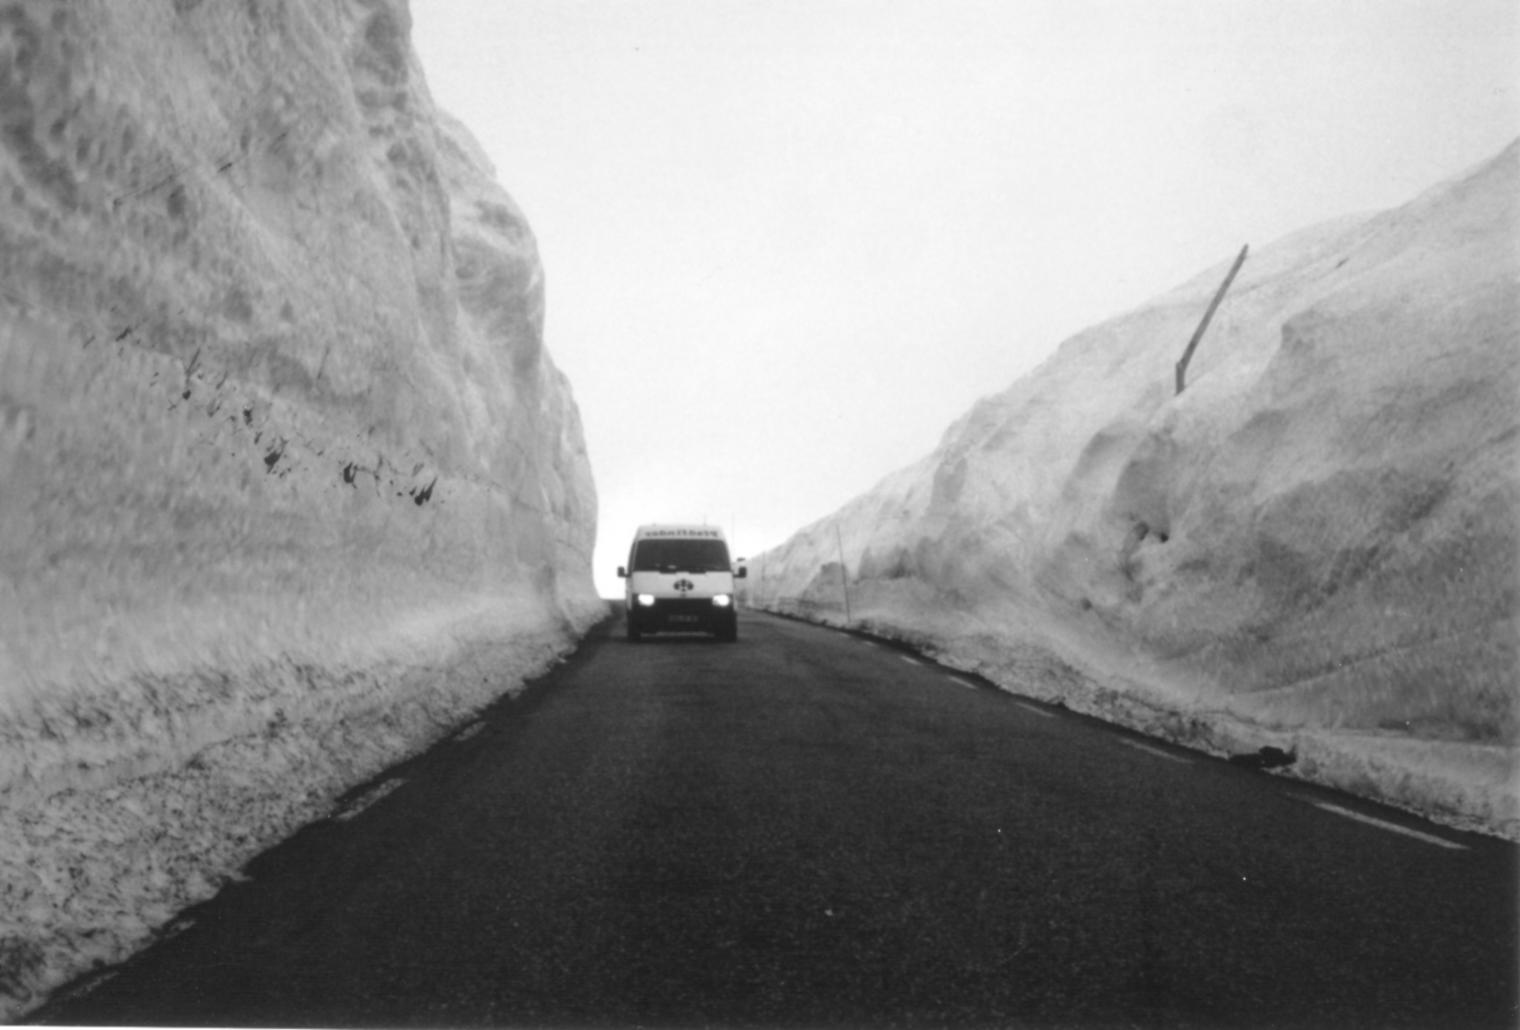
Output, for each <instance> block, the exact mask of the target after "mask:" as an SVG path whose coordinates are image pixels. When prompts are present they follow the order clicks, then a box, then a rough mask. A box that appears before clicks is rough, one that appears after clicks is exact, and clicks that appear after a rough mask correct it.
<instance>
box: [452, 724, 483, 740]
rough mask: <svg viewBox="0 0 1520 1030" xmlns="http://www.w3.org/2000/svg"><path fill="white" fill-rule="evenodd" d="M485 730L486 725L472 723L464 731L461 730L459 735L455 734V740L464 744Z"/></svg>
mask: <svg viewBox="0 0 1520 1030" xmlns="http://www.w3.org/2000/svg"><path fill="white" fill-rule="evenodd" d="M485 728H486V724H485V723H483V722H481V721H479V720H476V721H475V722H472V723H470V724H469V725H468V726H466V727H465V728H464V729H462V730H460V731H459V732H458V733H456V734H454V740H455V742H456V743H460V744H462V743H464V742H465V741H467V740H469V739H470V738H471V737H473V736H475V734H477V733H479V732H480V731H481V730H483V729H485Z"/></svg>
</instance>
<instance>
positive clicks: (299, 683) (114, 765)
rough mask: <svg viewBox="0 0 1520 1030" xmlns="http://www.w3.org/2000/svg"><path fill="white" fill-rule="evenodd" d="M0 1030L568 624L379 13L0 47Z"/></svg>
mask: <svg viewBox="0 0 1520 1030" xmlns="http://www.w3.org/2000/svg"><path fill="white" fill-rule="evenodd" d="M0 123H3V132H0V1018H9V1017H14V1016H15V1015H16V1014H17V1013H19V1012H24V1011H25V1010H26V1009H27V1008H28V1007H30V1006H31V1005H33V1004H36V1003H37V1002H38V1001H40V1000H41V995H42V992H44V991H45V990H46V989H47V988H49V987H51V986H55V985H56V984H58V983H59V982H61V981H62V980H63V979H65V978H66V977H68V976H70V975H73V974H77V973H79V972H82V971H84V970H86V969H88V968H89V967H90V966H91V965H92V964H95V963H98V962H101V961H107V960H113V959H118V958H121V957H123V955H124V954H126V953H127V952H128V951H129V950H130V949H131V948H132V947H134V946H136V945H138V944H140V943H141V942H143V941H144V940H147V939H148V938H149V937H150V936H151V934H152V933H153V932H154V930H155V929H156V928H158V927H160V926H161V924H163V923H164V922H165V921H166V920H168V919H169V918H170V917H171V916H172V915H173V913H174V912H175V911H177V910H178V909H179V908H181V907H182V906H184V905H186V904H188V903H191V902H194V901H197V900H202V899H204V898H206V897H208V896H210V895H211V894H212V893H214V892H215V890H216V889H217V887H218V885H219V884H220V883H221V882H223V881H224V880H225V879H226V878H227V877H228V876H229V875H233V874H234V873H235V871H236V869H237V868H238V867H239V866H240V865H241V864H242V862H243V861H245V860H246V859H247V858H248V857H249V856H251V855H252V854H254V853H256V852H258V851H260V850H262V849H263V848H265V847H267V846H268V845H269V844H270V843H272V842H273V841H275V840H276V839H278V838H280V837H281V836H283V835H284V834H286V833H288V832H289V831H290V830H291V829H293V828H295V827H296V826H298V825H299V824H301V823H302V822H305V821H308V820H310V819H311V818H314V817H317V816H320V815H323V814H326V813H327V812H328V811H330V810H331V806H332V804H333V802H334V799H335V798H336V797H337V796H338V795H340V794H341V793H342V792H343V791H344V790H345V789H347V788H351V787H353V786H354V785H356V784H359V783H362V782H363V781H364V780H366V779H367V778H368V777H370V776H373V775H375V774H376V773H377V772H379V771H380V770H381V769H382V768H384V767H385V766H387V765H389V764H391V763H393V762H395V761H397V760H399V759H400V758H402V757H404V756H405V755H406V754H408V753H410V752H413V751H416V750H418V749H420V748H421V747H422V746H424V745H425V744H427V743H429V742H430V741H432V740H434V739H436V738H437V737H439V736H440V735H441V734H443V733H446V732H448V731H449V730H450V729H451V728H452V727H455V726H457V725H458V724H459V723H460V722H461V721H465V720H468V719H469V718H470V716H471V713H472V712H474V711H476V710H478V709H480V708H481V707H483V706H484V705H486V704H487V703H489V702H490V701H492V700H494V699H496V698H498V697H500V696H502V695H503V694H506V693H510V692H512V691H514V690H517V689H519V688H520V687H521V685H522V683H523V681H524V679H525V678H526V677H529V676H531V675H533V674H535V673H537V672H540V671H542V670H544V669H545V668H546V667H547V666H548V665H550V664H551V663H552V662H553V661H554V660H555V658H556V657H557V656H558V655H560V654H562V653H563V652H565V651H566V650H567V649H569V648H571V647H573V646H574V644H575V642H576V641H577V640H578V638H579V636H580V635H581V634H582V633H583V632H584V630H585V629H586V628H587V627H588V626H589V625H590V624H591V623H592V622H594V621H596V620H597V619H598V618H600V617H601V615H602V614H603V612H604V606H603V603H602V602H601V601H600V600H599V599H598V598H597V596H596V592H595V589H594V587H593V585H592V578H591V573H590V558H591V550H592V542H593V537H594V533H595V518H596V512H595V508H596V500H595V494H594V491H593V487H592V482H591V475H590V471H589V466H588V463H587V459H586V454H585V449H584V445H583V442H582V435H581V429H580V423H579V418H578V415H577V412H576V408H575V404H574V401H573V400H572V398H571V394H570V389H569V386H568V384H567V382H566V381H565V379H564V378H563V376H562V375H561V374H560V373H559V372H558V371H557V370H556V369H555V368H554V365H553V364H552V362H551V361H550V359H549V356H548V355H547V354H546V353H545V352H544V349H543V345H542V328H543V315H544V292H543V278H542V270H541V268H540V265H539V260H538V256H537V251H536V246H535V243H534V240H533V237H532V234H531V233H530V231H529V229H528V227H527V225H526V223H525V221H524V219H523V216H522V213H521V212H520V211H519V210H518V208H517V207H516V206H515V205H514V203H513V202H512V200H511V199H510V198H509V197H508V196H507V195H506V194H505V193H504V192H503V191H502V190H501V189H500V188H499V187H498V186H497V185H495V182H494V172H493V171H492V169H491V168H490V165H489V163H488V162H487V160H486V159H485V158H484V156H483V155H482V154H481V153H480V151H479V149H478V147H477V146H476V144H475V143H474V142H473V141H472V139H471V138H470V136H469V135H468V133H467V132H466V131H465V130H464V129H463V128H461V127H460V126H459V125H458V124H457V123H455V122H453V121H451V120H450V119H449V118H447V117H446V116H444V115H443V114H441V113H440V112H438V111H437V110H435V108H434V107H433V104H432V102H431V100H430V98H429V95H428V92H427V88H426V85H425V83H424V81H423V77H422V74H421V72H420V70H419V67H418V65H417V62H416V59H415V57H414V55H413V53H412V50H411V44H410V14H409V12H408V10H407V7H406V5H405V3H404V0H306V2H302V0H277V2H269V3H256V4H252V3H251V4H232V3H199V2H196V0H174V2H170V0H68V2H56V3H48V2H28V3H21V4H6V5H4V7H3V9H0Z"/></svg>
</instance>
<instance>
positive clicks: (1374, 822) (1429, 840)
mask: <svg viewBox="0 0 1520 1030" xmlns="http://www.w3.org/2000/svg"><path fill="white" fill-rule="evenodd" d="M1310 804H1312V805H1313V806H1314V807H1315V808H1322V809H1324V810H1325V811H1326V812H1334V813H1335V814H1336V815H1340V816H1345V817H1346V818H1347V819H1355V820H1356V821H1357V822H1359V823H1366V824H1367V825H1368V826H1376V827H1378V828H1379V829H1382V830H1389V831H1391V832H1393V833H1402V834H1403V835H1404V836H1406V837H1413V838H1414V839H1415V840H1422V841H1424V842H1425V843H1426V844H1434V845H1436V846H1437V847H1442V848H1451V849H1452V850H1453V851H1466V850H1467V845H1466V844H1458V843H1457V842H1456V841H1451V840H1446V839H1445V838H1443V837H1437V836H1435V835H1433V834H1429V833H1421V832H1420V831H1419V830H1411V829H1409V828H1408V827H1407V826H1400V825H1398V824H1397V823H1389V822H1384V821H1383V820H1381V819H1374V818H1373V817H1372V816H1370V815H1362V813H1360V812H1353V811H1351V809H1349V808H1342V807H1341V806H1340V805H1332V804H1331V803H1330V802H1328V801H1312V802H1310Z"/></svg>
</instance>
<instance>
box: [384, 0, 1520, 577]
mask: <svg viewBox="0 0 1520 1030" xmlns="http://www.w3.org/2000/svg"><path fill="white" fill-rule="evenodd" d="M411 7H412V16H413V40H414V43H415V45H416V47H417V50H418V53H419V54H420V56H421V59H422V63H423V67H424V70H425V72H426V75H427V78H428V83H429V87H430V89H431V91H432V93H433V96H434V99H435V100H436V101H437V102H438V103H439V105H440V106H442V107H443V108H444V109H446V110H448V111H450V112H451V113H453V114H454V115H456V116H457V117H459V118H460V119H461V120H463V121H464V123H465V124H466V125H467V126H469V128H470V129H471V130H472V131H473V133H474V134H475V135H476V137H478V138H479V140H480V142H481V144H482V145H483V146H484V148H485V150H486V152H487V153H488V154H489V155H490V157H491V159H492V161H493V162H494V163H495V165H496V170H497V174H498V177H499V178H500V180H501V183H502V185H503V186H504V187H505V188H506V190H507V191H508V192H509V193H510V194H512V196H513V198H514V199H515V200H516V201H517V202H518V203H519V204H520V205H521V206H522V208H523V209H524V211H525V212H526V213H527V216H528V220H529V222H530V224H531V225H532V227H533V230H534V233H535V235H536V236H537V238H538V242H539V249H540V251H541V253H542V256H543V260H544V265H545V273H546V277H547V282H548V320H547V329H546V343H547V346H548V348H549V350H550V352H551V354H552V355H553V357H554V360H555V361H556V363H558V365H559V366H560V367H561V368H562V369H564V370H565V372H566V373H567V374H568V375H569V376H570V379H571V381H572V383H573V385H574V389H575V395H576V399H577V401H578V403H579V406H580V410H581V415H582V417H583V419H584V421H585V426H586V437H587V444H588V446H589V449H590V452H591V463H592V470H593V473H594V475H595V478H596V484H597V490H598V494H599V497H600V503H601V519H600V523H601V528H600V538H599V543H598V550H597V557H596V563H597V569H596V572H597V584H598V586H599V588H600V589H601V591H602V593H603V594H605V595H609V596H610V595H614V594H618V593H620V592H621V586H620V584H619V582H618V580H617V579H616V577H615V575H614V573H615V570H616V566H617V565H618V564H620V563H622V562H623V561H624V560H625V557H626V550H627V545H628V541H629V539H630V538H631V537H632V534H633V530H634V527H635V526H637V525H638V524H639V523H641V522H649V521H680V520H691V521H704V520H705V521H710V522H714V523H717V524H720V525H722V526H724V527H725V528H726V529H727V530H728V531H729V533H730V537H731V540H732V541H733V543H734V544H735V550H736V553H737V554H751V553H757V552H759V551H761V550H763V549H765V548H767V547H770V546H774V545H776V544H778V543H780V542H782V541H783V540H784V539H785V538H786V537H787V536H789V535H790V534H791V533H792V532H793V531H795V530H797V529H799V528H801V527H802V526H803V525H805V524H806V523H808V522H811V521H813V520H814V519H817V518H820V517H822V516H824V515H826V514H828V513H829V512H831V511H833V510H834V509H835V508H837V507H839V506H840V505H841V504H843V503H845V502H846V501H848V500H850V499H851V498H852V497H854V496H856V495H857V494H859V493H861V492H863V491H865V490H867V489H869V488H870V487H871V486H872V485H874V484H875V483H876V482H877V481H878V480H879V479H880V478H881V477H883V476H884V475H886V474H888V473H890V472H892V471H895V470H896V469H898V468H901V467H902V466H904V465H907V464H909V463H910V462H912V461H915V460H917V459H918V458H920V457H922V456H923V455H924V454H926V453H928V452H929V451H930V450H932V449H933V447H934V446H935V444H936V443H937V442H938V440H939V437H940V434H941V433H942V432H943V431H944V429H945V428H946V427H947V426H948V425H949V424H950V422H952V421H953V420H954V419H955V418H956V417H958V416H959V415H960V414H962V413H963V412H964V411H965V410H966V409H967V408H969V407H970V406H971V405H972V403H974V402H975V401H976V399H977V398H979V397H981V396H984V395H986V394H989V393H993V392H996V391H999V390H1001V389H1003V388H1004V387H1006V386H1008V385H1009V384H1010V383H1012V382H1013V381H1014V380H1015V379H1017V378H1018V377H1019V376H1020V375H1021V374H1023V373H1024V372H1026V371H1028V370H1029V369H1031V368H1033V367H1034V366H1035V365H1036V364H1038V363H1039V362H1040V361H1041V360H1043V359H1044V358H1045V357H1046V356H1048V355H1049V354H1050V352H1051V351H1053V350H1054V349H1055V348H1056V346H1058V345H1059V344H1060V343H1061V341H1062V340H1064V339H1065V338H1066V337H1068V336H1070V335H1071V334H1073V333H1075V332H1077V331H1079V330H1081V329H1082V328H1084V327H1086V326H1089V325H1092V324H1093V323H1095V322H1099V321H1102V320H1104V319H1106V318H1108V317H1110V316H1113V315H1116V314H1119V313H1121V312H1123V311H1126V310H1128V309H1130V308H1132V307H1135V306H1136V305H1139V304H1141V303H1143V302H1144V301H1146V300H1147V299H1149V298H1150V297H1152V296H1154V295H1156V294H1158V293H1161V292H1163V291H1165V290H1167V289H1170V288H1171V287H1173V286H1175V285H1177V284H1178V283H1180V282H1182V281H1184V280H1186V279H1189V278H1191V277H1192V276H1193V275H1195V274H1197V273H1198V272H1200V271H1202V270H1204V269H1205V268H1208V267H1210V266H1212V265H1215V264H1218V263H1220V262H1224V261H1227V260H1228V259H1230V258H1231V257H1233V255H1234V254H1235V252H1236V251H1238V250H1239V249H1240V246H1241V245H1242V244H1243V243H1250V244H1252V245H1253V246H1259V245H1263V244H1266V243H1270V242H1271V241H1272V240H1274V239H1276V238H1278V237H1281V236H1284V235H1286V234H1287V233H1289V232H1292V231H1294V230H1297V229H1299V228H1303V227H1304V226H1307V225H1310V224H1312V223H1314V222H1317V221H1320V220H1323V219H1325V218H1330V217H1335V216H1338V215H1342V214H1348V213H1351V212H1356V211H1364V210H1375V209H1381V208H1387V207H1392V206H1395V205H1398V204H1401V203H1403V202H1404V201H1406V200H1408V199H1410V198H1411V197H1412V196H1414V195H1415V194H1416V193H1418V192H1420V191H1421V190H1423V189H1425V188H1427V187H1429V186H1431V185H1434V184H1435V183H1436V182H1438V181H1440V180H1442V179H1445V178H1448V177H1450V176H1452V175H1454V174H1456V173H1458V172H1460V171H1463V170H1465V169H1466V168H1467V167H1469V166H1471V165H1473V164H1475V163H1477V162H1479V161H1481V160H1483V159H1485V158H1487V157H1489V156H1492V155H1493V154H1495V153H1497V152H1498V151H1499V150H1500V149H1501V148H1502V147H1503V146H1504V145H1505V144H1506V143H1508V142H1509V141H1510V140H1511V139H1513V138H1514V137H1515V136H1516V135H1517V133H1520V96H1517V84H1520V27H1517V21H1520V4H1516V3H1515V2H1514V0H1422V2H1415V0H1255V2H1245V0H1242V2H1231V0H1133V2H1130V0H1103V2H1083V0H1050V2H1044V0H874V2H864V0H795V2H794V0H412V2H411ZM1179 343H1186V341H1179Z"/></svg>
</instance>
